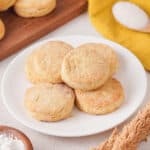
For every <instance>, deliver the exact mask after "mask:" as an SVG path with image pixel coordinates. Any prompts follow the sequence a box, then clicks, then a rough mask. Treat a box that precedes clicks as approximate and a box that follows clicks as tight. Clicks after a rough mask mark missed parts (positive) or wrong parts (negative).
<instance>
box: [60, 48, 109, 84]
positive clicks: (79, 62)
mask: <svg viewBox="0 0 150 150" xmlns="http://www.w3.org/2000/svg"><path fill="white" fill-rule="evenodd" d="M104 55H105V54H104ZM63 63H64V64H63V66H64V67H65V73H66V74H68V76H69V78H71V80H72V81H74V82H78V81H79V82H80V83H87V82H89V83H92V82H93V81H97V80H101V79H102V78H103V77H104V76H107V74H108V73H109V71H110V68H109V64H108V63H107V62H106V61H105V57H103V55H101V51H99V50H97V49H94V48H93V47H91V48H90V47H87V48H86V47H82V46H80V47H79V48H76V49H74V51H71V52H70V53H68V54H67V56H66V57H65V58H64V61H63Z"/></svg>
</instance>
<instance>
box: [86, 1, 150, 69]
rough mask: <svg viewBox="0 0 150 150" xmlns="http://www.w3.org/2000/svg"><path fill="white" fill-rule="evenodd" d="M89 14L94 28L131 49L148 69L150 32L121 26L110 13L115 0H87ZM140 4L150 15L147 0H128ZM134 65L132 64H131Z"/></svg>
mask: <svg viewBox="0 0 150 150" xmlns="http://www.w3.org/2000/svg"><path fill="white" fill-rule="evenodd" d="M88 1H89V8H88V10H89V16H90V20H91V22H92V24H93V25H94V26H95V28H96V30H97V31H98V32H100V33H101V34H102V35H103V36H105V37H106V38H109V39H111V40H113V41H115V42H118V43H120V44H121V45H123V46H125V47H127V48H128V49H129V50H131V51H132V52H133V53H134V54H135V55H136V56H137V57H138V58H139V59H140V60H141V62H142V63H143V65H144V67H145V68H146V69H147V70H149V71H150V33H149V34H148V33H141V32H137V31H133V30H130V29H127V28H126V27H123V26H122V25H120V24H119V23H117V22H116V21H115V19H114V17H113V15H112V5H113V4H114V3H115V2H117V0H88ZM128 1H130V2H133V3H135V4H137V5H138V6H140V7H141V8H142V9H144V10H145V11H146V12H147V13H148V14H149V15H150V1H149V0H128ZM133 67H134V66H133Z"/></svg>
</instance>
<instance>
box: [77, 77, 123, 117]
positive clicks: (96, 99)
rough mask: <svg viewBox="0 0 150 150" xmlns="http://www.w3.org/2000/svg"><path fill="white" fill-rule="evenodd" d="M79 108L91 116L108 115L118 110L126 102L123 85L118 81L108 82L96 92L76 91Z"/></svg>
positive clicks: (111, 80)
mask: <svg viewBox="0 0 150 150" xmlns="http://www.w3.org/2000/svg"><path fill="white" fill-rule="evenodd" d="M75 94H76V104H77V107H78V108H79V109H80V110H82V111H84V112H87V113H89V114H95V115H100V114H107V113H110V112H113V111H114V110H116V109H117V108H118V107H120V105H121V104H122V103H123V101H124V91H123V88H122V85H121V83H120V82H119V81H117V80H116V79H110V80H108V81H107V82H106V83H105V84H104V85H103V86H102V87H101V88H99V89H97V90H94V91H86V92H85V91H81V90H75Z"/></svg>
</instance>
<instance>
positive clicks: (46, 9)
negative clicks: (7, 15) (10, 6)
mask: <svg viewBox="0 0 150 150" xmlns="http://www.w3.org/2000/svg"><path fill="white" fill-rule="evenodd" d="M55 7H56V0H17V2H16V3H15V6H14V9H15V11H16V13H17V14H18V15H19V16H22V17H25V18H31V17H40V16H44V15H47V14H48V13H50V12H51V11H53V10H54V8H55Z"/></svg>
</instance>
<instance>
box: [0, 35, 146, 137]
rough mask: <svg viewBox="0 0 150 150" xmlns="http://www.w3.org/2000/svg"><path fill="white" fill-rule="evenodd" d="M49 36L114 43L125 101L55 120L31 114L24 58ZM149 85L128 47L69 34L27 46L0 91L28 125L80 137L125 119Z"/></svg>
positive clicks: (78, 41)
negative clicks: (106, 109)
mask: <svg viewBox="0 0 150 150" xmlns="http://www.w3.org/2000/svg"><path fill="white" fill-rule="evenodd" d="M50 40H62V41H65V42H68V43H70V44H72V45H73V46H74V47H76V46H79V45H80V44H83V43H87V42H100V43H104V44H107V45H109V46H111V47H113V48H114V50H115V51H116V52H117V54H118V56H119V61H120V68H119V70H118V73H117V74H116V75H115V77H116V78H117V79H118V80H119V81H120V82H121V83H122V84H123V87H124V91H125V96H126V98H125V102H124V103H123V105H122V106H121V107H120V108H119V109H118V110H116V111H114V112H113V113H110V114H107V115H100V116H94V115H89V114H86V113H83V112H81V111H79V110H78V109H77V108H75V109H74V111H73V113H72V117H70V118H68V119H66V120H63V121H59V122H55V123H46V122H39V121H36V120H35V119H33V118H31V117H30V116H28V115H27V113H26V110H25V108H24V105H23V99H24V93H25V90H26V89H27V88H28V87H30V86H31V84H30V83H29V82H28V81H27V79H26V78H25V73H24V64H25V59H26V57H27V56H28V55H29V54H30V53H31V51H32V50H33V48H35V47H37V46H39V45H41V44H43V43H45V42H47V41H50ZM146 87H147V80H146V74H145V71H144V69H143V66H142V65H141V63H140V62H139V60H138V59H137V58H136V57H135V56H134V55H133V54H132V53H131V52H130V51H128V50H127V49H126V48H124V47H122V46H120V45H118V44H116V43H114V42H111V41H109V40H105V39H102V38H98V37H97V38H96V37H91V36H66V37H57V38H52V39H47V40H45V41H41V42H37V43H35V44H33V45H31V46H30V47H28V48H26V49H24V51H23V52H22V53H20V54H19V55H18V56H17V57H16V58H15V59H14V60H13V61H12V62H11V63H10V65H9V66H8V68H7V69H6V72H5V73H4V77H3V79H2V84H1V94H2V98H3V102H4V104H5V106H6V107H7V109H8V111H9V112H10V113H11V114H12V116H14V117H15V118H16V120H18V121H20V122H21V123H22V124H24V125H25V126H27V127H29V128H32V129H33V130H36V131H39V132H41V133H45V134H49V135H55V136H62V137H78V136H86V135H92V134H96V133H100V132H103V131H106V130H108V129H111V128H113V127H115V126H117V125H118V124H120V123H122V122H123V121H125V120H126V119H127V118H128V117H130V116H131V115H132V114H133V113H134V112H135V111H136V110H137V108H138V107H139V106H140V105H141V103H142V101H143V99H144V95H145V92H146Z"/></svg>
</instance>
